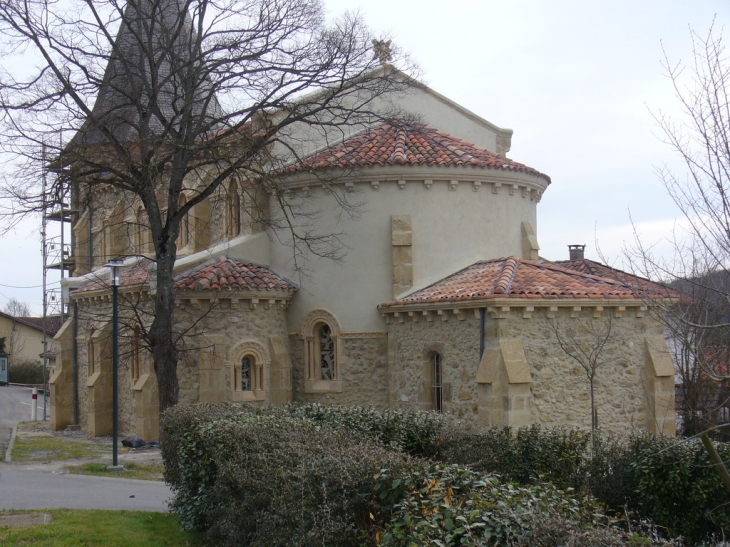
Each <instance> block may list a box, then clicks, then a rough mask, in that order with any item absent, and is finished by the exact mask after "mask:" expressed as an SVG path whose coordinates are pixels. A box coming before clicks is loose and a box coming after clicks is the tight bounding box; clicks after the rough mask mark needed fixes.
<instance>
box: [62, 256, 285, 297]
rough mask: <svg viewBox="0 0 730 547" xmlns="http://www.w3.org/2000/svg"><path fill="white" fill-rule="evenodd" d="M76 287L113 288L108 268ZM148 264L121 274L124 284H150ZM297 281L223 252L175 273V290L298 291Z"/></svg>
mask: <svg viewBox="0 0 730 547" xmlns="http://www.w3.org/2000/svg"><path fill="white" fill-rule="evenodd" d="M104 272H105V274H104V275H103V277H102V276H100V277H99V278H98V279H94V280H92V281H90V282H89V283H87V284H86V285H83V286H81V287H80V288H78V289H76V290H75V291H74V294H83V293H88V292H91V291H100V290H106V289H108V288H109V279H108V277H109V275H108V272H107V270H104ZM149 276H150V273H149V269H148V267H147V266H137V267H134V268H131V269H129V270H126V271H122V273H121V274H120V286H121V287H130V286H134V285H146V284H147V283H148V281H149ZM296 289H297V287H296V285H294V284H293V283H290V282H289V281H287V280H286V279H284V278H283V277H281V276H279V275H277V274H275V273H274V272H272V271H271V270H269V269H268V268H265V267H264V266H259V265H258V264H253V263H251V262H247V261H245V260H239V259H237V258H229V257H226V256H221V257H218V258H213V259H211V260H208V261H207V262H204V263H203V264H200V265H198V266H196V267H194V268H191V269H189V270H187V271H185V272H183V273H181V274H178V275H176V276H175V291H178V292H185V291H234V290H239V291H251V292H262V291H264V292H266V291H280V292H294V291H295V290H296Z"/></svg>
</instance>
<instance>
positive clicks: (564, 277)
mask: <svg viewBox="0 0 730 547" xmlns="http://www.w3.org/2000/svg"><path fill="white" fill-rule="evenodd" d="M652 285H653V288H654V289H655V290H654V292H652V293H651V294H650V296H655V297H660V296H667V294H666V291H665V292H664V293H662V291H659V290H658V288H659V287H661V286H659V285H655V284H652ZM641 296H642V295H641V294H640V293H639V291H636V290H634V289H633V288H632V287H630V286H628V285H626V284H624V283H622V282H620V281H617V280H615V279H610V278H605V277H599V276H596V275H590V274H587V273H583V272H578V271H575V270H568V269H565V268H561V267H560V266H555V265H552V264H543V263H539V262H532V261H529V260H521V259H519V258H515V257H508V258H500V259H496V260H485V261H481V262H477V263H476V264H472V265H471V266H469V267H467V268H464V269H463V270H460V271H458V272H456V273H454V274H452V275H450V276H448V277H446V278H444V279H442V280H441V281H438V282H436V283H434V284H433V285H430V286H428V287H426V288H425V289H421V290H420V291H416V292H414V293H413V294H411V295H409V296H406V297H405V298H402V299H400V300H397V301H395V302H387V303H385V304H382V305H381V307H389V306H395V305H402V304H425V303H437V302H464V301H470V300H488V299H492V298H536V299H538V298H539V299H558V298H595V299H602V300H603V299H630V298H640V297H641Z"/></svg>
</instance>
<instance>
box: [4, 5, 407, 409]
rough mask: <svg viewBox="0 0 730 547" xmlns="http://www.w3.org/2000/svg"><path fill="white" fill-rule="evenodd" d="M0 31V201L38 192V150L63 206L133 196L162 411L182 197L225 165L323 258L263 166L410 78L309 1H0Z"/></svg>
mask: <svg viewBox="0 0 730 547" xmlns="http://www.w3.org/2000/svg"><path fill="white" fill-rule="evenodd" d="M0 41H1V42H0V43H2V53H4V54H5V59H6V62H7V60H12V59H13V56H14V55H17V54H23V56H24V58H32V59H33V63H25V64H24V65H23V67H22V68H21V69H17V70H14V71H12V72H11V71H10V70H9V69H8V68H7V66H6V68H5V70H4V71H3V72H2V73H0V106H1V110H0V113H1V115H2V128H3V129H2V131H3V134H2V139H1V140H2V143H3V146H4V150H5V152H8V153H11V154H13V157H14V158H15V160H16V164H18V165H20V168H21V169H19V170H18V171H16V172H15V173H14V174H13V176H14V178H13V180H12V185H10V184H8V185H6V193H8V194H10V195H11V197H13V198H14V201H13V202H12V203H13V207H14V209H13V211H10V212H11V213H16V212H18V211H26V212H27V211H32V210H37V209H38V208H39V207H40V206H41V205H42V199H41V198H42V197H46V198H47V196H41V193H40V192H39V185H38V180H39V178H40V177H39V174H38V173H39V169H38V167H39V166H40V165H41V164H42V162H43V161H44V159H45V158H48V159H47V162H48V164H50V165H52V167H53V169H54V170H55V172H56V173H57V177H56V178H55V179H54V180H53V181H52V182H53V184H52V186H51V188H50V192H51V193H52V194H53V196H54V198H56V199H60V197H61V196H63V195H64V193H65V192H66V190H67V189H68V188H69V187H70V190H71V202H72V206H80V205H82V204H84V203H86V204H88V203H92V202H93V200H94V199H97V198H98V197H99V196H101V195H107V196H109V197H110V198H111V199H117V200H119V201H120V202H122V201H124V200H125V199H127V197H130V196H131V198H132V199H127V201H128V202H131V201H134V200H137V201H139V202H140V203H141V205H142V210H143V212H144V218H143V220H142V221H141V222H143V223H144V224H146V225H147V227H148V229H149V232H150V234H151V246H152V248H153V252H152V255H153V257H154V261H155V262H156V270H155V274H154V278H155V279H154V280H153V282H154V283H155V287H156V289H155V293H154V303H153V305H152V310H150V312H149V313H150V315H151V316H152V317H153V319H152V322H151V324H150V325H149V328H148V329H145V331H144V332H143V333H142V335H143V336H144V337H145V338H146V340H147V343H148V347H149V348H150V350H151V352H152V355H153V360H154V368H155V372H156V374H157V381H158V385H159V396H160V397H159V400H160V409H161V411H163V410H164V409H166V408H168V407H169V406H172V405H174V404H176V403H177V401H178V391H179V386H178V379H177V363H178V357H179V356H178V353H179V348H178V347H177V346H176V345H175V343H174V339H173V336H172V335H171V333H172V332H173V326H174V323H175V320H174V310H175V305H174V302H175V294H174V288H173V285H174V280H173V266H174V264H175V260H176V257H177V244H176V241H179V238H180V237H184V234H185V229H186V228H185V224H184V223H185V218H186V216H187V215H188V213H189V212H190V211H191V209H193V208H194V207H195V206H196V205H198V204H201V203H203V202H204V201H205V200H206V199H209V198H211V196H213V195H214V194H215V193H216V191H218V190H219V188H221V186H222V185H223V184H224V183H226V182H227V181H229V180H231V178H232V177H237V178H239V180H243V181H246V186H247V188H249V189H251V191H252V192H253V191H263V192H265V193H266V195H267V196H270V201H271V202H273V203H276V204H278V205H279V207H280V211H281V214H280V215H278V216H277V219H276V220H278V221H281V222H282V223H283V225H286V226H287V227H288V229H289V231H290V236H291V239H292V241H293V242H294V246H295V247H296V248H299V249H301V248H306V250H307V251H309V252H314V253H318V254H325V255H327V254H328V253H330V252H331V248H332V247H331V245H330V243H331V242H330V240H328V239H327V234H316V233H314V232H312V231H309V230H300V229H298V228H297V226H298V225H297V222H296V221H295V220H293V219H295V218H296V214H297V212H296V210H295V209H294V207H293V206H292V205H291V204H290V203H289V202H287V199H286V195H285V192H284V191H283V189H282V188H281V187H279V185H278V181H277V179H276V178H275V177H273V176H271V173H272V172H273V171H275V170H276V169H277V168H279V167H280V166H281V165H283V164H284V163H286V162H287V161H292V160H295V159H296V158H297V157H299V156H300V154H301V153H302V152H303V151H307V146H308V145H309V144H310V143H309V142H308V139H310V138H311V137H307V138H305V139H303V140H301V141H297V140H293V138H292V137H293V136H294V135H296V134H297V131H296V128H301V127H305V128H308V129H309V130H310V135H311V134H312V133H314V134H316V135H317V136H316V138H315V139H314V140H315V141H316V140H317V139H320V141H323V142H326V140H327V137H328V136H329V138H331V136H332V133H333V132H334V133H337V132H339V133H340V134H342V133H347V132H349V131H352V128H353V127H355V126H365V125H367V124H371V123H373V122H375V121H376V120H379V119H382V118H383V116H385V115H386V114H387V113H385V112H383V111H382V110H383V108H380V109H379V108H377V107H376V106H375V102H376V99H377V98H378V97H380V96H382V95H383V94H385V93H389V92H398V91H402V90H404V89H406V87H407V86H408V85H411V84H410V81H409V79H408V78H407V77H404V76H403V74H402V73H400V72H398V71H396V70H394V69H393V66H391V65H390V64H385V63H386V62H387V63H392V64H393V65H396V66H398V67H399V68H400V69H404V70H405V71H406V72H408V71H409V70H410V67H409V66H407V61H406V60H403V58H401V57H398V54H397V51H395V50H393V49H392V48H391V47H390V44H389V43H387V42H382V41H380V42H377V43H376V45H377V46H378V48H377V52H376V55H373V51H372V49H371V42H372V38H371V36H370V34H369V32H368V30H367V29H366V28H365V27H364V25H363V23H362V21H361V20H360V18H359V17H358V16H356V15H345V16H343V17H340V18H339V19H337V20H335V21H334V22H333V23H332V24H328V23H327V22H326V19H325V16H324V12H323V7H322V5H321V4H320V3H319V2H317V1H316V0H315V1H313V0H223V1H218V0H216V1H212V0H130V1H129V2H127V1H123V0H103V1H100V2H88V1H86V0H67V1H64V2H53V1H48V0H4V1H3V2H1V3H0ZM33 67H37V69H36V68H33ZM92 105H93V106H92ZM59 128H69V129H71V128H73V129H74V130H75V131H65V132H63V134H62V135H59ZM313 128H314V129H313ZM184 190H187V193H186V194H185V199H182V196H183V192H184ZM343 204H344V202H343ZM345 205H346V204H345ZM265 216H266V215H264V214H262V217H265ZM261 220H262V221H264V220H268V221H272V222H273V221H274V219H272V218H263V219H261ZM302 246H303V247H302Z"/></svg>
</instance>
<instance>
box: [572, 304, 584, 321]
mask: <svg viewBox="0 0 730 547" xmlns="http://www.w3.org/2000/svg"><path fill="white" fill-rule="evenodd" d="M580 310H581V307H580V306H573V309H572V310H570V317H571V318H573V319H575V318H576V317H578V315H580Z"/></svg>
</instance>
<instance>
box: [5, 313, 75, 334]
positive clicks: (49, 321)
mask: <svg viewBox="0 0 730 547" xmlns="http://www.w3.org/2000/svg"><path fill="white" fill-rule="evenodd" d="M0 317H5V318H7V319H10V320H11V321H16V322H18V323H20V324H21V325H25V326H27V327H30V328H33V329H36V330H39V331H41V332H42V331H43V317H15V316H14V315H10V314H9V313H5V312H1V311H0ZM61 325H63V319H62V318H61V317H60V316H58V315H52V316H49V317H46V332H47V333H48V334H49V335H51V336H55V335H56V333H57V332H58V331H59V330H60V329H61Z"/></svg>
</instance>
